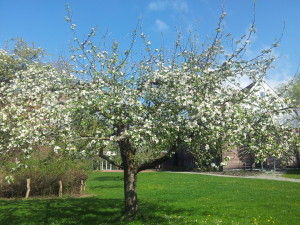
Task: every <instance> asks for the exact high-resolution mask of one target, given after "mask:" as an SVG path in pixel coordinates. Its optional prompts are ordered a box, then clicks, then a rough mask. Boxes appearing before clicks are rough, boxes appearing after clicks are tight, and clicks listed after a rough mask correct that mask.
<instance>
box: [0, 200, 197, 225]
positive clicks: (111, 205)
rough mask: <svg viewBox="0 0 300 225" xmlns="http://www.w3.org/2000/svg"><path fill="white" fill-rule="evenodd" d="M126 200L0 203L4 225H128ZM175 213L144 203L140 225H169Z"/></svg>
mask: <svg viewBox="0 0 300 225" xmlns="http://www.w3.org/2000/svg"><path fill="white" fill-rule="evenodd" d="M122 210H123V200H120V199H99V198H96V197H90V198H68V199H65V198H64V199H58V198H57V199H30V200H0V224H1V225H11V224H14V225H18V224H39V225H40V224H53V225H54V224H87V225H89V224H118V225H119V224H128V223H131V222H130V221H127V220H126V219H124V217H123V212H122ZM183 212H185V213H192V212H186V210H184V209H176V210H175V209H172V208H171V207H166V206H163V205H160V204H159V205H157V204H154V203H147V202H140V209H139V212H138V216H137V219H136V221H134V222H133V223H135V222H136V223H137V224H140V223H142V224H165V223H167V221H169V218H168V216H167V215H180V214H182V213H183Z"/></svg>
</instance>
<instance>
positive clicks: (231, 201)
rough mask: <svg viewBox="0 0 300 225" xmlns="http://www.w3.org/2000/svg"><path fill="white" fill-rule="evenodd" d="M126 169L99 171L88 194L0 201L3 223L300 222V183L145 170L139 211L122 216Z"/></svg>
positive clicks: (292, 224)
mask: <svg viewBox="0 0 300 225" xmlns="http://www.w3.org/2000/svg"><path fill="white" fill-rule="evenodd" d="M122 180H123V179H122V173H100V172H94V173H92V174H91V175H90V178H89V180H88V193H91V194H95V196H93V197H88V198H64V199H58V198H56V199H32V200H21V199H20V200H0V224H1V225H4V224H13V225H15V224H91V225H94V224H212V225H214V224H280V225H281V224H288V225H297V224H300V194H299V191H300V183H292V182H283V181H271V180H258V179H257V180H256V179H242V178H229V177H214V176H207V175H199V174H176V173H141V174H139V176H138V194H139V216H138V218H137V220H136V221H134V222H126V221H125V220H124V219H123V218H122V208H123V189H122V186H123V183H122Z"/></svg>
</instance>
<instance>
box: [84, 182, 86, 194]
mask: <svg viewBox="0 0 300 225" xmlns="http://www.w3.org/2000/svg"><path fill="white" fill-rule="evenodd" d="M85 188H86V182H85V181H83V192H85Z"/></svg>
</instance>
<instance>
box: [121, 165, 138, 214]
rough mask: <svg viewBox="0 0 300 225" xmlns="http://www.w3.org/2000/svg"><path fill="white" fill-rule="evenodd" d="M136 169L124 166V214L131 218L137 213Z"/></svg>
mask: <svg viewBox="0 0 300 225" xmlns="http://www.w3.org/2000/svg"><path fill="white" fill-rule="evenodd" d="M136 180H137V171H136V170H134V169H131V168H124V194H125V214H126V215H127V217H128V218H129V219H133V218H134V217H135V215H136V213H137V208H138V200H137V193H136Z"/></svg>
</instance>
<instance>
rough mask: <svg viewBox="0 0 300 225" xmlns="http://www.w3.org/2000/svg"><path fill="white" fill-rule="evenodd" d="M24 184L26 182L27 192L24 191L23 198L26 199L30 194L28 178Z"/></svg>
mask: <svg viewBox="0 0 300 225" xmlns="http://www.w3.org/2000/svg"><path fill="white" fill-rule="evenodd" d="M26 182H27V190H26V196H25V198H28V197H29V194H30V178H29V179H26Z"/></svg>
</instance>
